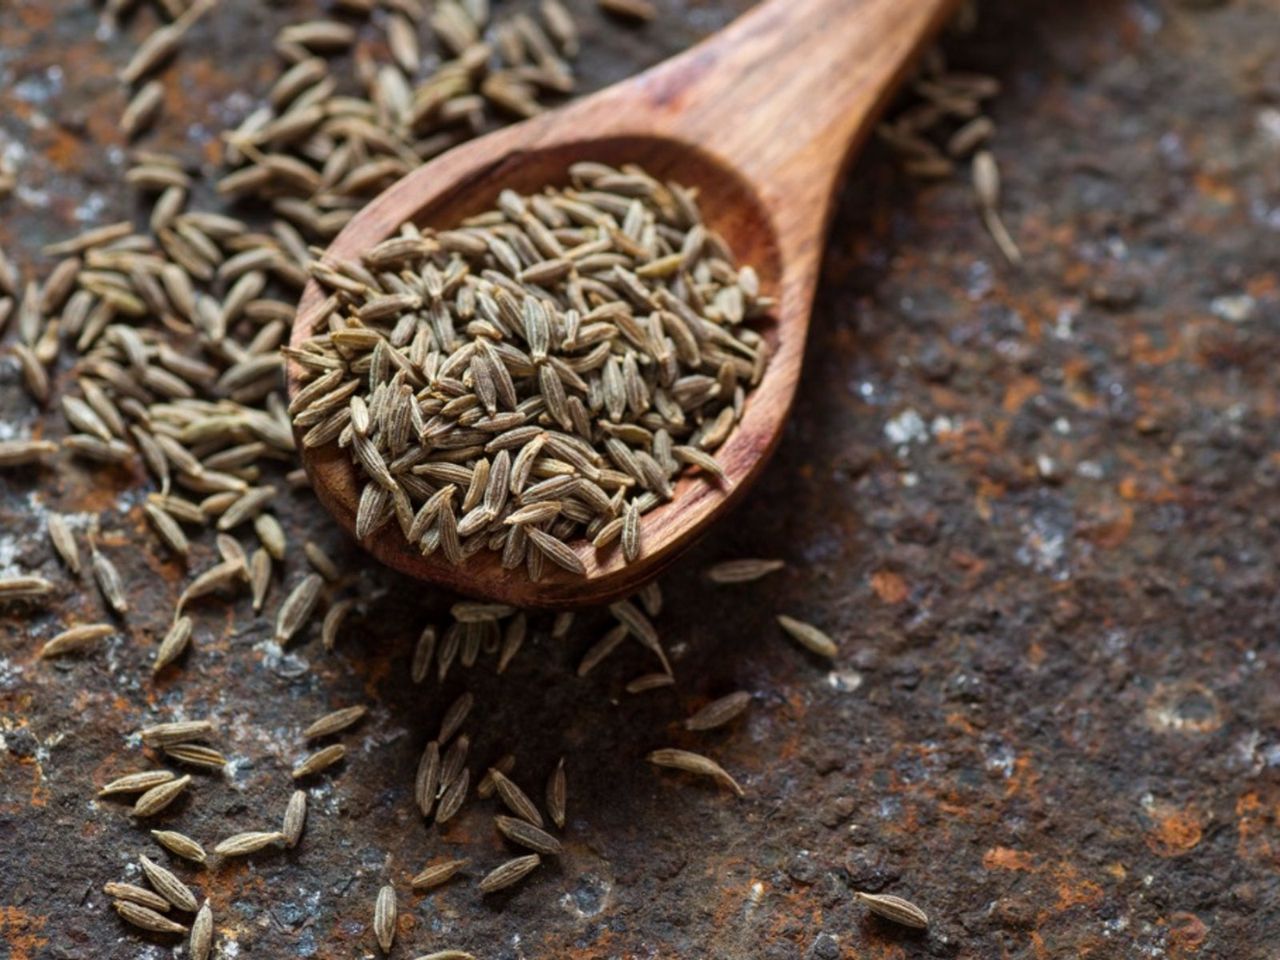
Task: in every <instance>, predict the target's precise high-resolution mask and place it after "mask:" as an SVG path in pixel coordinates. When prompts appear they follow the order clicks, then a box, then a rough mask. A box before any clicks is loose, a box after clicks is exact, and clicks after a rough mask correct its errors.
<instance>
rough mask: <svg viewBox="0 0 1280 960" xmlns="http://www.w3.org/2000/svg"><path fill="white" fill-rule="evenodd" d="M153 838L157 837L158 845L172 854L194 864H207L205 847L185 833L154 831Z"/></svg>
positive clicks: (152, 832)
mask: <svg viewBox="0 0 1280 960" xmlns="http://www.w3.org/2000/svg"><path fill="white" fill-rule="evenodd" d="M151 836H153V837H155V840H156V843H158V844H160V846H162V847H164V848H165V849H166V850H168V851H169V852H170V853H176V854H177V855H178V856H180V857H184V858H185V859H187V860H191V861H192V862H194V863H204V862H205V852H204V847H202V846H200V844H199V843H197V842H196V841H195V840H192V839H191V838H190V837H188V836H187V835H186V834H184V833H178V832H177V831H176V830H152V831H151Z"/></svg>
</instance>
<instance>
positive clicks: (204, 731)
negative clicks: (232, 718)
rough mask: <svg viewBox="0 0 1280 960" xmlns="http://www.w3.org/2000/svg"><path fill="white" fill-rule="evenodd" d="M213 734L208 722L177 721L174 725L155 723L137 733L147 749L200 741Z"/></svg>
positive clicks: (210, 724) (211, 725)
mask: <svg viewBox="0 0 1280 960" xmlns="http://www.w3.org/2000/svg"><path fill="white" fill-rule="evenodd" d="M211 733H213V723H212V722H211V721H209V720H179V721H177V722H175V723H157V724H155V725H153V726H150V727H144V728H143V729H142V730H140V731H138V735H139V736H140V737H142V742H143V743H145V744H146V745H147V746H149V747H167V746H171V745H173V744H175V743H186V742H187V741H188V740H200V739H203V738H204V737H207V736H208V735H209V734H211Z"/></svg>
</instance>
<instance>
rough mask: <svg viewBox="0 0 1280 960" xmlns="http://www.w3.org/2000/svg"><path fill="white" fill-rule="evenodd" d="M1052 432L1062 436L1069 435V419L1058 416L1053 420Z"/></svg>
mask: <svg viewBox="0 0 1280 960" xmlns="http://www.w3.org/2000/svg"><path fill="white" fill-rule="evenodd" d="M1053 432H1054V433H1056V434H1059V435H1061V436H1064V437H1069V436H1070V435H1071V421H1070V420H1068V419H1067V418H1066V417H1059V418H1058V419H1057V420H1055V421H1053Z"/></svg>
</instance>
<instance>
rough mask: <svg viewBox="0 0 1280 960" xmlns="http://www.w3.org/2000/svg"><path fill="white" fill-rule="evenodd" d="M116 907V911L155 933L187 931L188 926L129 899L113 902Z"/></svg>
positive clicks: (125, 918)
mask: <svg viewBox="0 0 1280 960" xmlns="http://www.w3.org/2000/svg"><path fill="white" fill-rule="evenodd" d="M112 906H113V907H115V909H116V913H118V914H120V916H121V917H122V918H123V919H124V920H126V921H128V922H129V923H131V924H133V925H134V926H135V927H139V928H141V929H143V930H150V931H151V932H153V933H186V932H187V928H186V927H184V926H183V925H182V924H180V923H177V922H176V921H173V920H170V919H169V918H168V917H166V916H164V915H163V914H159V913H156V912H155V911H154V910H150V909H148V908H147V907H143V906H139V905H138V904H136V903H133V902H132V901H129V900H117V901H115V902H114V903H113V904H112Z"/></svg>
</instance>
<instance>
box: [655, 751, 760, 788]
mask: <svg viewBox="0 0 1280 960" xmlns="http://www.w3.org/2000/svg"><path fill="white" fill-rule="evenodd" d="M645 759H646V760H648V761H649V762H650V763H652V764H655V765H657V766H659V767H671V768H672V769H674V770H683V771H685V772H686V773H696V774H698V775H700V776H704V777H711V778H712V779H714V780H716V781H717V782H718V783H720V784H721V785H722V786H725V787H728V788H729V789H730V790H732V791H733V792H734V793H736V794H737V795H738V796H740V797H741V796H742V795H743V789H742V787H740V786H739V785H738V782H737V781H736V780H734V779H733V777H731V776H730V775H729V774H728V772H727V771H726V770H725V769H724V768H723V767H722V766H720V764H718V763H716V762H715V761H714V760H712V759H710V758H708V757H704V756H702V755H701V754H699V753H690V752H689V751H688V750H675V749H663V750H654V751H653V752H652V753H650V754H649V755H648V756H647V757H645Z"/></svg>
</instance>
